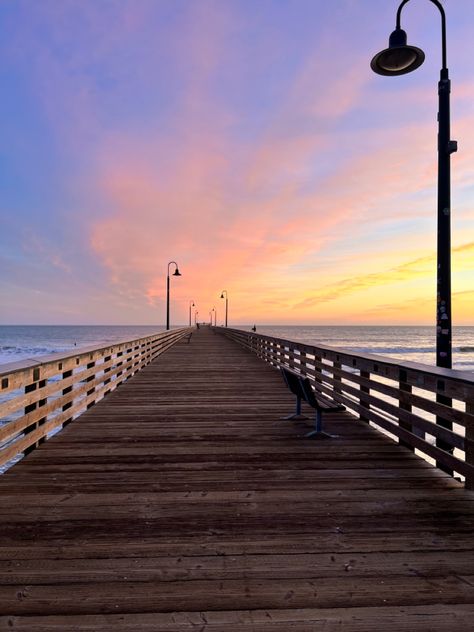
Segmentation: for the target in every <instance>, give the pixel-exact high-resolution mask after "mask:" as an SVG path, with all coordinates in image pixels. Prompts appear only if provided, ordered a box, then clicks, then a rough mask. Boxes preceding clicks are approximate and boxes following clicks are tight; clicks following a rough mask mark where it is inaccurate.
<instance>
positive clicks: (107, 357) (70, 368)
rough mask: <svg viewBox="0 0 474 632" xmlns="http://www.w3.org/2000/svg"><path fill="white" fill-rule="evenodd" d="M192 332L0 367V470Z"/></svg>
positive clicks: (163, 334) (186, 330) (178, 331)
mask: <svg viewBox="0 0 474 632" xmlns="http://www.w3.org/2000/svg"><path fill="white" fill-rule="evenodd" d="M190 331H192V329H191V328H189V327H186V328H181V329H173V330H171V331H166V332H161V333H158V334H155V335H152V336H147V337H145V338H137V339H134V340H125V341H119V342H116V343H113V344H107V346H102V347H97V346H94V347H84V348H82V349H74V350H71V351H68V352H66V353H55V354H51V355H47V356H38V357H37V358H34V359H30V360H23V361H20V362H15V363H9V364H3V365H0V468H2V470H4V469H7V468H8V467H9V466H10V465H11V464H13V463H15V462H16V461H18V460H19V459H21V458H22V457H23V456H24V455H26V454H28V453H29V452H31V451H32V450H34V449H35V448H36V447H38V445H40V444H41V443H43V442H44V441H45V440H46V439H47V438H48V436H51V434H53V433H56V432H58V431H59V430H60V429H61V428H62V427H64V426H66V425H67V424H68V423H70V422H71V421H72V420H73V419H76V418H77V417H78V416H79V415H80V414H81V413H82V412H84V411H85V410H87V409H88V408H90V407H91V406H93V405H94V404H95V403H97V402H98V401H99V400H101V399H102V398H103V397H105V395H107V394H108V393H109V392H111V391H113V390H114V389H116V388H117V387H118V386H119V385H120V384H122V383H123V382H125V381H126V380H128V379H129V378H131V377H132V376H133V375H134V374H135V373H137V372H138V371H140V370H141V369H142V368H143V367H145V366H146V365H147V364H149V363H150V362H151V361H152V360H154V359H155V358H156V357H157V356H159V355H160V354H162V353H163V352H164V351H166V350H167V349H169V348H170V347H171V346H172V345H174V344H175V343H177V342H178V341H179V340H181V339H182V338H183V337H185V336H186V335H187V334H189V332H190Z"/></svg>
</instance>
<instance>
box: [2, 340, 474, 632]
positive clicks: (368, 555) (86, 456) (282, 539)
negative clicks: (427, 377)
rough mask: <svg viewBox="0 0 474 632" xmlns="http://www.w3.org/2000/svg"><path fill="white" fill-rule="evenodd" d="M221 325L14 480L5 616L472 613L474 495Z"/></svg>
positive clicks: (31, 623) (46, 620) (81, 620)
mask: <svg viewBox="0 0 474 632" xmlns="http://www.w3.org/2000/svg"><path fill="white" fill-rule="evenodd" d="M293 406H294V400H293V397H292V396H291V395H290V394H289V392H288V391H287V390H286V388H285V387H284V384H283V381H282V379H281V376H280V375H279V372H278V371H277V370H275V369H274V368H272V367H271V366H270V365H269V364H266V363H264V362H262V361H261V360H259V359H258V358H257V357H255V356H254V355H252V354H251V353H249V352H248V351H246V350H244V349H242V348H241V347H239V346H238V345H237V344H235V343H234V342H233V341H231V340H229V339H227V338H225V337H223V336H220V335H218V334H214V333H213V332H212V331H211V330H210V329H209V328H201V329H200V330H199V331H196V332H195V333H194V334H193V336H192V339H191V342H190V343H189V344H187V343H186V342H182V341H181V342H179V343H177V344H175V345H174V346H173V347H172V348H171V349H169V350H168V351H167V352H166V353H165V354H163V355H162V356H160V357H159V358H158V359H156V360H155V361H154V362H152V363H151V364H149V365H148V366H147V367H145V368H144V369H143V370H142V371H140V372H139V373H138V374H137V375H135V376H134V377H133V379H131V380H129V381H127V382H126V383H125V384H124V385H122V386H121V387H120V388H118V389H117V390H115V391H114V392H112V393H110V394H109V395H108V396H107V398H106V399H105V400H103V401H102V402H100V403H98V404H97V405H96V406H94V407H92V408H90V410H88V411H87V412H85V413H84V414H83V415H82V416H81V417H80V418H79V419H78V420H76V421H74V422H73V423H71V424H70V425H68V426H67V427H66V428H64V429H63V430H62V431H61V432H60V433H59V434H57V435H56V436H55V437H53V438H51V439H50V440H48V441H46V442H45V443H44V444H42V445H40V446H39V447H38V448H37V449H35V450H34V451H33V452H31V454H29V455H28V456H27V457H26V458H24V459H23V460H22V461H21V462H20V463H18V464H17V465H15V466H13V467H12V468H11V469H10V470H9V471H8V472H7V473H6V474H5V475H4V476H2V477H0V501H1V518H0V560H1V561H0V613H2V615H3V616H0V629H1V630H22V631H24V632H40V631H41V632H52V631H57V632H67V631H69V630H81V631H85V630H87V631H89V632H95V631H109V632H124V631H129V632H132V631H133V632H144V631H147V632H152V631H153V632H163V631H166V632H175V631H176V632H177V631H180V632H181V631H187V630H196V631H197V630H199V631H206V632H217V631H224V630H229V631H232V632H250V631H254V632H264V631H265V632H267V631H270V630H271V631H274V632H287V631H288V632H296V631H298V632H303V631H305V632H306V631H312V630H324V631H325V632H328V631H331V632H332V631H336V630H337V631H340V630H354V631H359V632H370V631H377V632H379V631H380V630H383V631H384V632H385V631H389V630H390V631H391V630H396V631H397V632H404V631H406V632H414V631H421V630H423V631H428V630H429V631H445V632H453V631H455V632H464V631H465V632H467V631H468V630H473V629H474V623H473V622H474V493H473V492H469V491H466V490H465V489H464V488H463V486H462V485H461V484H460V483H458V482H456V481H455V480H454V479H453V478H451V477H450V476H448V475H447V474H444V473H443V472H441V471H440V470H437V469H435V468H433V467H432V466H430V465H429V464H428V463H426V461H424V460H422V459H421V458H419V457H418V456H416V455H415V454H414V453H413V452H412V451H410V450H408V449H407V448H404V447H401V446H399V445H397V444H396V443H394V442H393V441H391V440H390V439H388V438H387V437H385V436H384V435H382V434H381V433H379V432H377V431H376V430H374V429H373V428H371V427H369V425H368V424H366V423H363V422H361V421H358V420H357V419H356V418H355V417H354V416H351V415H350V414H349V413H347V412H345V413H338V414H335V415H332V416H330V417H328V418H327V420H326V421H325V425H326V427H327V429H328V430H329V431H330V432H332V433H334V434H337V435H338V438H335V439H332V440H327V441H311V440H307V439H303V438H302V436H303V435H304V433H305V432H307V431H308V429H309V428H308V426H310V425H311V422H309V421H308V422H298V423H295V422H289V421H281V420H280V417H282V416H284V415H286V414H288V413H289V412H291V410H292V409H293Z"/></svg>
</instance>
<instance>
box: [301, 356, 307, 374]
mask: <svg viewBox="0 0 474 632" xmlns="http://www.w3.org/2000/svg"><path fill="white" fill-rule="evenodd" d="M300 373H301V375H306V351H300Z"/></svg>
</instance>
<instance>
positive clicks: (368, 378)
mask: <svg viewBox="0 0 474 632" xmlns="http://www.w3.org/2000/svg"><path fill="white" fill-rule="evenodd" d="M215 331H216V332H218V333H221V334H223V335H225V336H227V337H229V338H231V339H232V340H234V341H235V342H237V343H239V344H240V345H242V346H243V347H245V348H246V349H249V350H250V351H252V352H253V353H255V354H256V355H257V356H258V357H259V358H261V359H262V360H265V361H266V362H268V363H269V364H271V365H272V366H274V367H280V366H286V367H290V368H291V369H293V370H295V371H297V372H301V373H302V374H304V375H307V376H308V377H309V378H310V379H311V380H312V382H313V386H314V388H315V390H316V392H320V393H323V394H325V395H328V396H329V397H331V398H332V399H334V400H335V401H337V402H340V403H342V404H344V405H345V406H346V407H347V408H348V409H349V410H350V411H352V412H353V413H355V414H356V415H357V416H358V417H359V418H360V419H361V420H362V421H364V422H367V423H370V424H372V425H375V426H376V427H378V428H379V429H380V428H381V429H383V431H384V432H385V433H386V434H387V433H388V434H389V436H391V437H392V438H394V439H396V440H398V441H399V442H400V443H401V444H402V445H404V446H406V447H407V448H409V449H412V450H417V451H419V453H421V454H422V455H424V456H425V457H426V458H428V460H430V459H431V460H434V461H435V462H436V465H437V466H438V467H440V468H441V469H443V470H444V471H446V472H449V473H451V474H455V475H459V476H460V477H461V478H465V481H466V487H468V488H470V489H473V488H474V375H473V374H472V373H467V372H464V371H455V370H451V369H441V368H438V367H430V366H428V365H424V364H418V363H415V362H405V363H400V362H398V361H397V360H392V359H390V358H387V357H384V356H378V355H373V354H359V355H354V354H353V353H351V352H350V351H346V350H345V349H338V348H335V347H322V346H313V345H307V344H304V343H301V342H293V341H290V340H283V339H281V338H273V337H271V336H264V335H260V334H255V333H251V332H246V331H241V330H238V329H226V328H223V327H217V328H215Z"/></svg>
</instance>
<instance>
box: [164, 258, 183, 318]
mask: <svg viewBox="0 0 474 632" xmlns="http://www.w3.org/2000/svg"><path fill="white" fill-rule="evenodd" d="M171 264H174V265H175V266H176V269H175V271H174V272H173V276H181V272H180V271H179V269H178V264H177V263H176V261H170V262H169V263H168V274H167V276H166V329H167V330H168V329H169V328H170V265H171Z"/></svg>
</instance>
